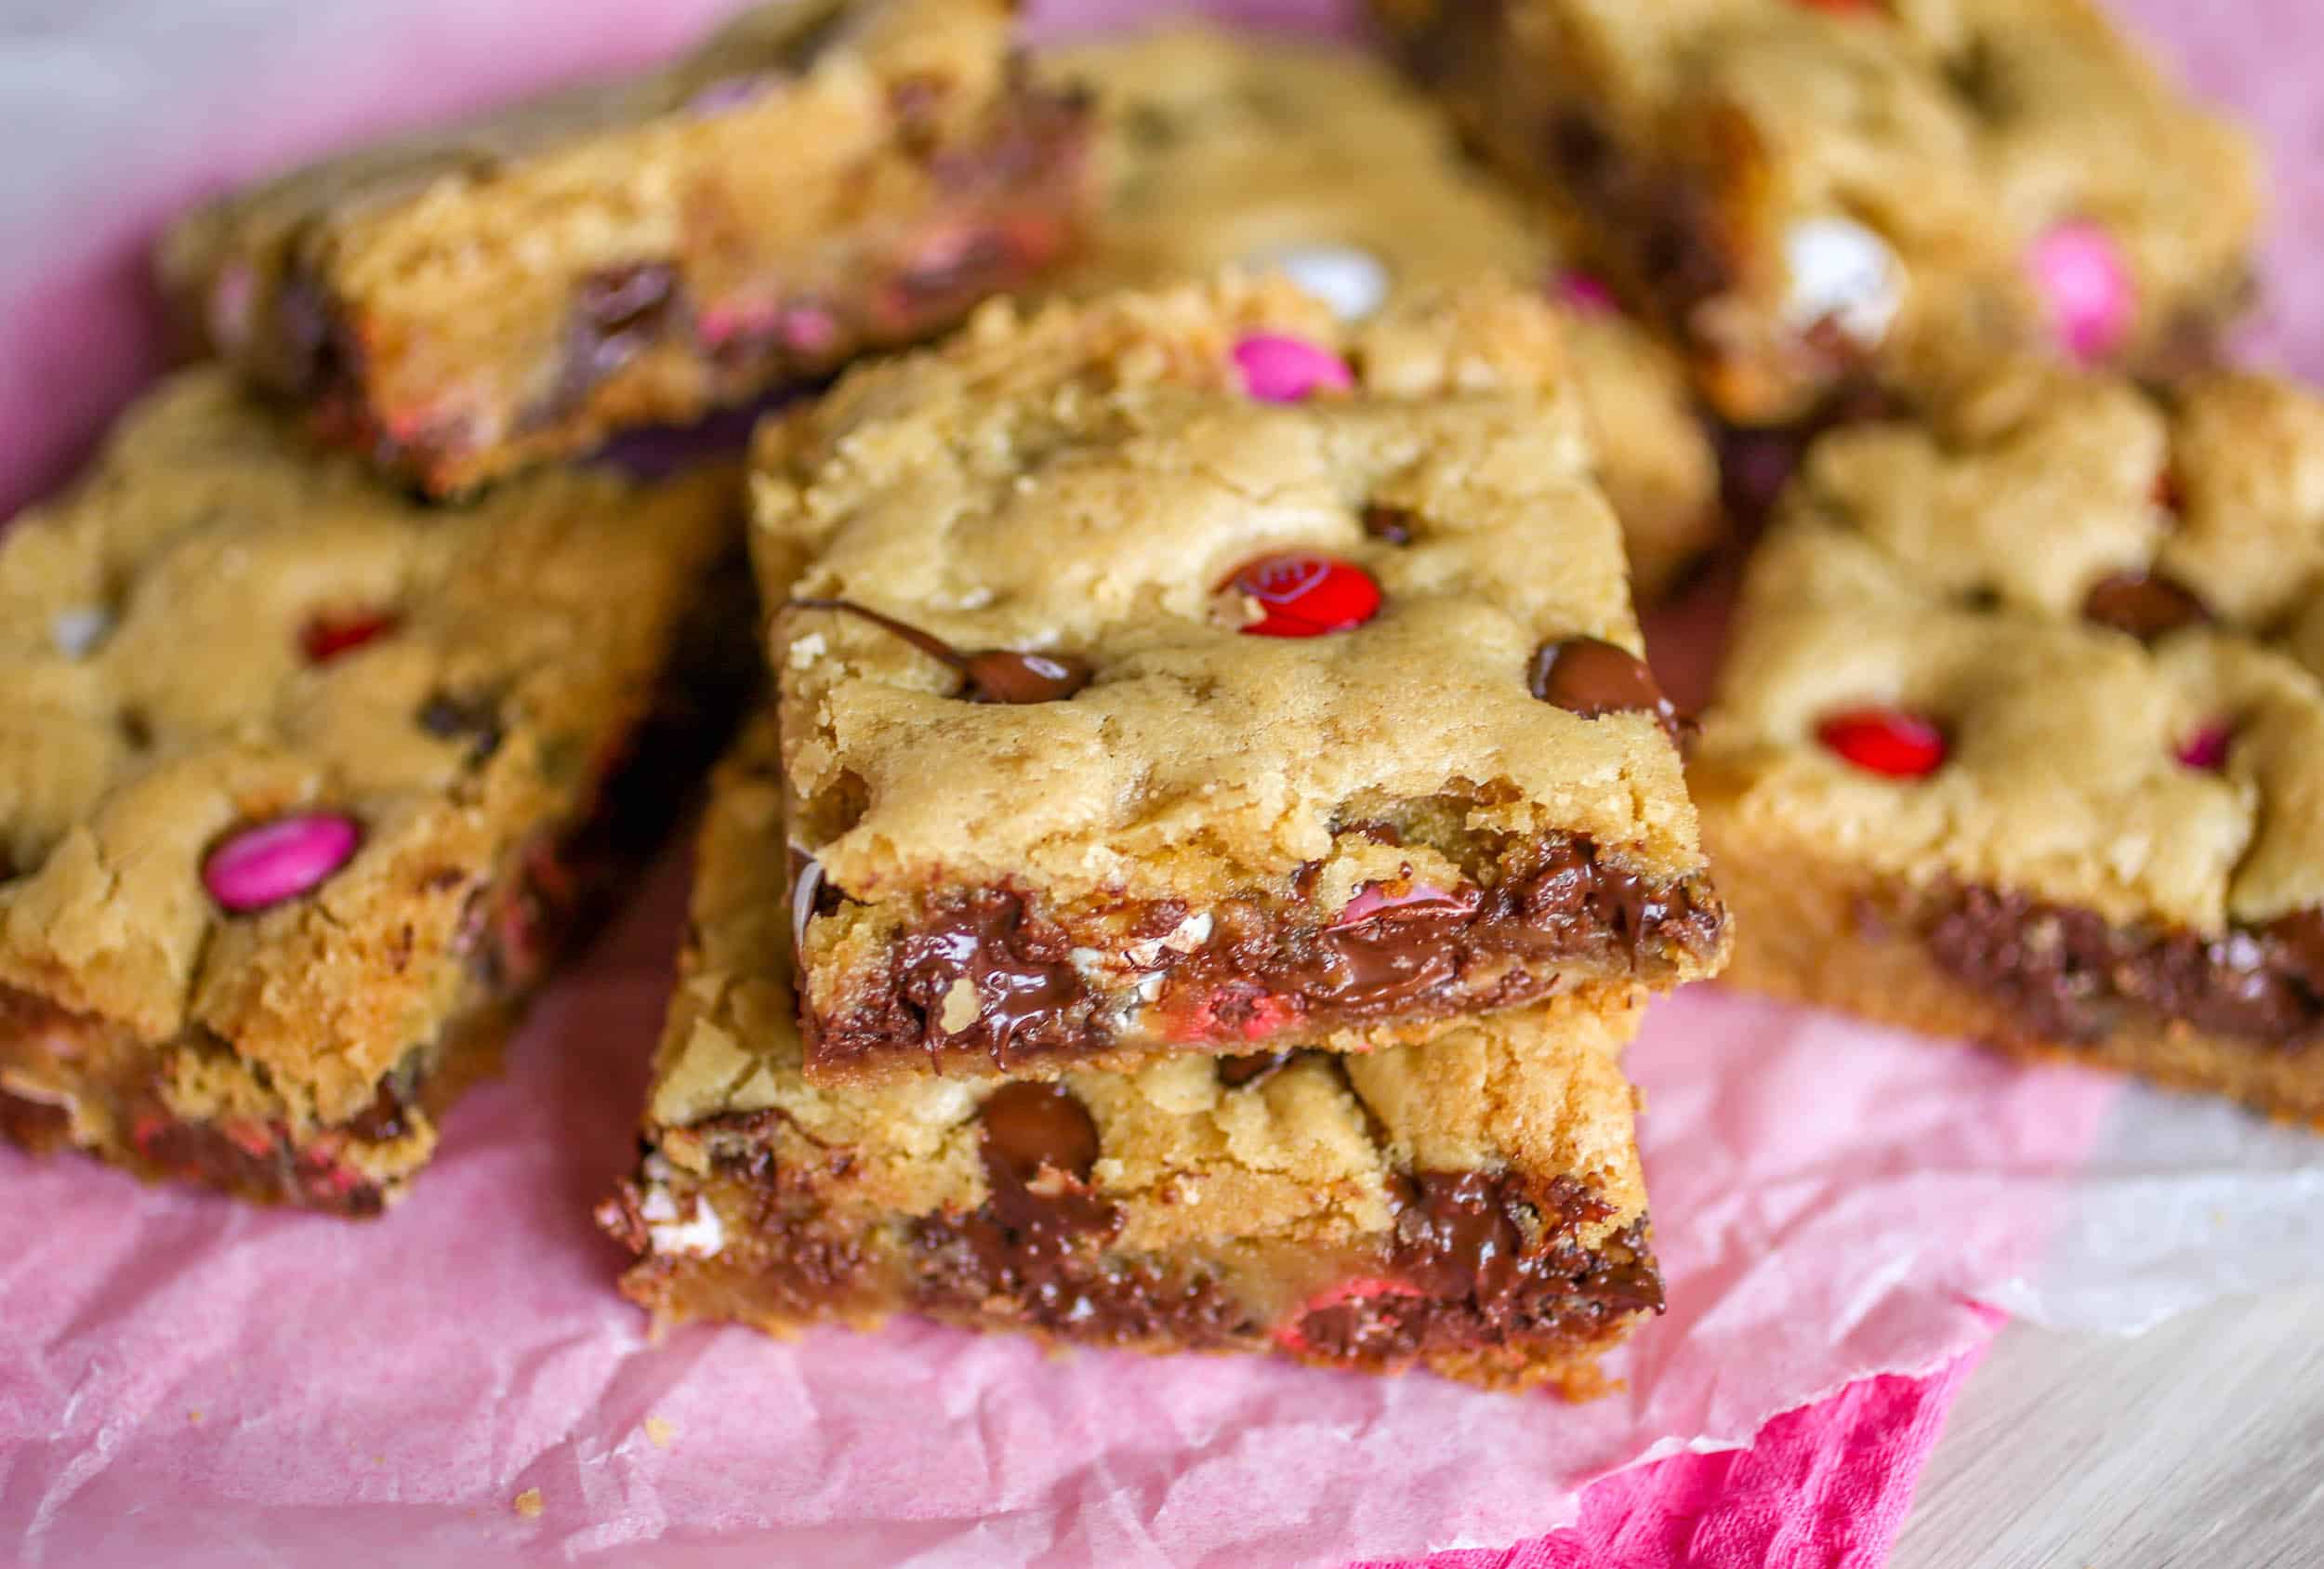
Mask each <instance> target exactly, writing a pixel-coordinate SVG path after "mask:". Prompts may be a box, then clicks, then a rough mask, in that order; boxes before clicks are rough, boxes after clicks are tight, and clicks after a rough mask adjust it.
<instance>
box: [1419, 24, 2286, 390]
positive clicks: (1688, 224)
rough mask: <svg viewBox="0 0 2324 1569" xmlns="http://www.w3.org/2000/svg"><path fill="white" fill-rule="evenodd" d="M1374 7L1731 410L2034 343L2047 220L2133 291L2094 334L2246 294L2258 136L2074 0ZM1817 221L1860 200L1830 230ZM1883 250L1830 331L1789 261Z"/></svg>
mask: <svg viewBox="0 0 2324 1569" xmlns="http://www.w3.org/2000/svg"><path fill="white" fill-rule="evenodd" d="M1375 10H1376V11H1377V13H1378V14H1379V15H1380V17H1381V19H1382V20H1383V21H1384V22H1385V23H1386V24H1387V26H1388V28H1389V30H1390V32H1391V33H1392V35H1393V37H1394V38H1395V39H1396V41H1397V43H1398V45H1399V46H1400V47H1401V49H1402V50H1403V52H1404V55H1405V58H1406V61H1407V63H1408V64H1409V65H1410V66H1411V67H1412V69H1413V70H1414V71H1415V73H1417V74H1418V75H1419V76H1420V78H1421V79H1422V80H1423V82H1424V83H1426V84H1427V85H1429V86H1432V87H1433V88H1435V89H1436V90H1437V91H1438V92H1439V93H1440V94H1441V95H1442V96H1443V97H1444V98H1445V99H1446V102H1447V104H1448V106H1449V107H1450V108H1451V109H1452V110H1453V112H1455V114H1456V115H1457V116H1458V117H1459V118H1460V120H1461V121H1462V123H1463V124H1464V125H1465V126H1466V127H1467V128H1468V130H1469V131H1470V132H1471V133H1472V135H1473V136H1474V137H1475V138H1476V139H1477V140H1478V141H1479V142H1480V143H1481V144H1482V145H1483V146H1485V147H1486V149H1487V150H1488V151H1489V152H1492V153H1493V154H1494V155H1495V156H1496V157H1497V158H1498V159H1499V161H1500V162H1501V163H1502V164H1503V165H1505V166H1507V167H1509V168H1510V169H1511V171H1512V173H1513V174H1515V175H1517V176H1518V177H1519V178H1525V179H1527V180H1528V181H1529V182H1531V183H1532V185H1533V186H1534V188H1535V189H1537V190H1538V191H1542V192H1543V193H1544V195H1545V196H1546V197H1547V198H1548V199H1549V200H1550V201H1551V203H1552V205H1553V206H1554V207H1555V208H1556V210H1557V212H1558V214H1559V216H1560V218H1561V219H1562V221H1563V223H1564V224H1565V227H1566V228H1567V229H1568V230H1569V231H1571V232H1572V234H1573V235H1574V237H1575V238H1576V241H1577V243H1578V244H1579V245H1580V246H1581V248H1582V251H1583V254H1585V255H1588V256H1591V257H1593V258H1594V259H1595V260H1596V261H1598V262H1599V263H1601V264H1603V265H1604V266H1606V267H1607V268H1608V269H1609V270H1611V271H1613V272H1614V273H1615V274H1616V275H1617V276H1618V278H1619V279H1620V280H1621V282H1622V283H1623V284H1624V286H1625V287H1626V288H1627V289H1628V290H1630V291H1631V293H1632V294H1633V295H1634V296H1635V297H1638V298H1639V299H1640V300H1641V301H1642V303H1643V302H1644V301H1646V300H1648V299H1652V300H1653V301H1654V302H1655V303H1656V304H1657V308H1658V310H1659V311H1660V314H1661V317H1662V319H1663V322H1664V324H1665V325H1666V327H1667V328H1668V329H1669V330H1670V332H1671V333H1673V334H1674V335H1675V336H1678V337H1679V338H1680V339H1681V340H1682V341H1683V342H1684V344H1685V345H1686V347H1687V351H1688V354H1689V358H1690V361H1691V363H1693V365H1694V368H1695V370H1696V372H1697V379H1698V382H1699V384H1700V385H1701V387H1702V389H1703V390H1704V392H1705V394H1706V396H1707V397H1709V398H1710V401H1711V402H1712V403H1713V404H1714V405H1715V406H1717V407H1718V408H1719V409H1720V410H1721V412H1722V413H1723V414H1724V415H1727V416H1728V417H1730V418H1733V419H1736V420H1738V421H1742V422H1745V423H1774V422H1779V421H1782V420H1785V419H1789V418H1792V417H1796V416H1798V415H1802V414H1804V413H1807V412H1809V411H1810V410H1812V409H1813V408H1814V406H1815V405H1816V402H1818V401H1819V399H1820V398H1821V397H1822V396H1823V395H1824V394H1825V393H1826V392H1827V391H1828V390H1829V389H1831V388H1832V387H1834V386H1835V385H1838V384H1841V383H1842V382H1844V381H1845V380H1846V379H1848V378H1850V377H1852V376H1856V375H1859V374H1861V373H1862V371H1863V370H1864V369H1865V368H1866V367H1867V366H1868V365H1869V367H1870V368H1871V369H1872V370H1873V372H1874V374H1876V375H1878V376H1882V377H1885V378H1888V379H1892V380H1895V381H1899V382H1903V383H1906V384H1909V385H1918V384H1919V383H1920V382H1921V381H1922V380H1923V379H1925V378H1926V377H1929V376H1943V375H1945V374H1948V372H1949V371H1951V370H1954V369H1957V368H1958V367H1960V366H1961V365H1963V364H1974V363H1976V362H1977V361H1978V360H1980V359H1982V358H1985V357H1987V356H1989V355H1991V354H1993V353H1995V352H2000V351H2006V350H2009V349H2021V348H2026V347H2031V346H2036V345H2042V344H2047V343H2049V342H2050V341H2052V338H2053V323H2052V321H2051V307H2049V306H2048V305H2046V304H2045V303H2044V301H2043V300H2042V299H2041V297H2040V295H2039V294H2038V292H2037V291H2036V290H2035V289H2034V288H2033V287H2032V286H2030V284H2029V283H2028V278H2027V270H2028V265H2029V257H2030V256H2031V255H2032V253H2033V248H2034V247H2035V246H2036V244H2037V242H2038V241H2039V240H2040V238H2041V237H2042V236H2044V235H2047V234H2051V233H2053V232H2054V231H2057V230H2058V229H2059V228H2060V227H2061V226H2067V225H2081V226H2088V227H2089V228H2091V229H2093V230H2095V231H2098V232H2100V233H2102V234H2103V235H2104V236H2106V243H2107V244H2109V245H2110V246H2111V247H2112V248H2113V250H2114V252H2115V254H2116V255H2117V256H2118V257H2119V261H2120V264H2121V267H2122V269H2123V272H2124V276H2125V278H2126V280H2127V283H2128V284H2129V288H2130V291H2131V293H2132V295H2133V297H2134V300H2135V307H2134V313H2133V317H2132V319H2131V320H2130V321H2129V322H2128V323H2125V324H2124V325H2123V326H2122V327H2121V328H2120V329H2119V330H2117V329H2115V328H2112V327H2109V328H2108V329H2107V330H2106V331H2105V332H2104V333H2103V334H2101V335H2099V336H2101V337H2103V339H2104V341H2103V342H2097V343H2094V344H2093V345H2092V346H2091V349H2090V351H2092V352H2094V353H2096V354H2098V355H2100V356H2102V357H2105V358H2106V359H2108V360H2109V361H2114V362H2120V363H2133V364H2139V365H2142V366H2146V367H2152V368H2157V369H2175V368H2177V366H2178V365H2179V363H2181V362H2183V361H2184V360H2185V357H2186V355H2187V353H2188V351H2189V349H2191V348H2192V349H2200V348H2201V347H2202V345H2203V344H2204V343H2205V342H2207V341H2208V340H2209V339H2210V338H2211V337H2212V336H2215V335H2216V332H2217V330H2218V329H2219V327H2220V326H2221V325H2222V324H2223V323H2224V322H2225V320H2226V319H2227V318H2229V317H2231V316H2232V315H2233V314H2234V312H2235V311H2236V310H2238V309H2239V308H2240V306H2241V305H2242V303H2243V297H2244V294H2245V293H2246V291H2247V272H2246V260H2247V256H2248V253H2249V250H2250V247H2251V241H2252V234H2253V231H2254V229H2255V227H2256V223H2257V218H2258V213H2259V205H2260V202H2259V187H2260V180H2259V173H2258V162H2257V158H2256V156H2255V154H2254V152H2253V150H2252V148H2251V145H2250V143H2249V142H2248V140H2247V139H2246V138H2244V137H2242V136H2241V135H2240V134H2239V133H2238V132H2237V131H2235V130H2233V129H2232V128H2230V127H2229V126H2227V125H2225V124H2223V123H2222V122H2221V121H2219V120H2218V119H2216V118H2214V117H2213V116H2212V115H2210V114H2208V113H2206V112H2202V111H2200V110H2199V109H2197V108H2195V107H2194V106H2193V105H2191V104H2190V103H2189V102H2188V101H2187V100H2186V99H2185V96H2184V95H2183V94H2182V93H2181V92H2180V91H2179V90H2178V88H2177V87H2176V86H2174V85H2173V84H2172V83H2170V82H2169V81H2167V80H2166V79H2165V78H2164V77H2163V75H2162V74H2161V73H2159V71H2158V70H2157V69H2156V68H2155V67H2154V66H2153V65H2152V64H2151V63H2150V62H2149V61H2148V60H2147V59H2145V58H2144V57H2143V56H2142V55H2141V54H2140V53H2139V52H2138V51H2137V49H2136V48H2135V47H2133V46H2132V45H2131V44H2130V43H2129V42H2128V41H2127V40H2126V39H2125V38H2124V37H2123V36H2122V35H2121V34H2120V33H2119V32H2118V31H2116V30H2115V29H2114V27H2113V26H2112V25H2111V24H2110V23H2109V22H2108V20H2106V17H2105V16H2104V14H2103V13H2102V12H2101V11H2100V10H2099V9H2098V7H2095V6H2093V5H2092V4H2090V3H2089V0H1895V3H1894V4H1881V5H1872V4H1867V5H1855V6H1845V7H1832V6H1815V5H1803V4H1801V3H1799V0H1684V3H1675V4H1661V5H1654V6H1638V5H1632V4H1630V3H1628V0H1515V3H1512V4H1510V5H1506V6H1501V5H1495V4H1488V3H1486V0H1379V3H1378V4H1377V5H1376V6H1375ZM1833 223H1841V224H1845V225H1849V226H1853V229H1854V232H1853V233H1847V232H1842V233H1841V235H1840V241H1839V245H1838V248H1837V249H1834V248H1833V247H1832V245H1831V244H1829V242H1831V241H1832V240H1833V237H1834V233H1835V231H1833V230H1831V229H1829V227H1824V228H1821V229H1820V231H1819V229H1818V227H1817V226H1828V225H1830V224H1833ZM1819 233H1820V238H1819V237H1818V236H1819ZM1867 237H1869V238H1871V239H1872V240H1873V241H1874V244H1875V247H1876V248H1874V249H1871V250H1867V249H1866V248H1865V247H1864V246H1863V245H1862V244H1860V242H1861V241H1862V240H1863V239H1864V238H1867ZM1802 245H1804V246H1805V247H1806V250H1807V251H1809V252H1816V253H1818V254H1817V255H1816V257H1815V258H1814V260H1813V261H1811V260H1810V259H1808V258H1807V257H1805V256H1804V255H1803V253H1802V250H1801V249H1799V248H1798V247H1801V246H1802ZM1876 261H1877V263H1878V265H1879V266H1880V267H1882V268H1883V269H1888V268H1893V269H1894V270H1895V271H1894V275H1893V276H1892V278H1891V279H1890V280H1889V282H1888V283H1885V284H1883V285H1882V286H1880V287H1879V288H1878V289H1873V288H1872V287H1871V286H1870V285H1869V284H1866V286H1865V288H1864V290H1863V291H1862V292H1864V293H1877V294H1878V295H1880V296H1881V297H1882V303H1881V304H1880V306H1879V307H1878V309H1877V310H1875V311H1874V313H1873V314H1874V316H1875V318H1877V319H1876V320H1874V321H1871V322H1866V321H1863V320H1861V319H1859V320H1858V321H1856V322H1855V323H1853V324H1850V325H1843V326H1842V329H1841V331H1840V333H1839V336H1840V337H1841V338H1842V339H1844V340H1845V341H1844V342H1835V341H1834V336H1833V333H1832V331H1831V328H1830V325H1829V319H1828V318H1827V317H1826V316H1825V313H1824V312H1823V311H1821V310H1818V309H1816V305H1815V301H1816V298H1817V297H1818V295H1819V294H1820V290H1821V285H1819V284H1816V283H1805V284H1804V286H1803V280H1804V279H1805V278H1806V274H1807V273H1808V271H1810V270H1822V269H1823V268H1825V267H1827V266H1829V267H1831V268H1833V269H1835V270H1857V279H1856V281H1857V282H1858V283H1862V282H1863V281H1864V274H1863V272H1862V271H1861V269H1865V268H1870V267H1872V266H1873V265H1874V264H1875V262H1876ZM1819 323H1825V324H1824V325H1823V326H1822V327H1821V328H1820V329H1819Z"/></svg>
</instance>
